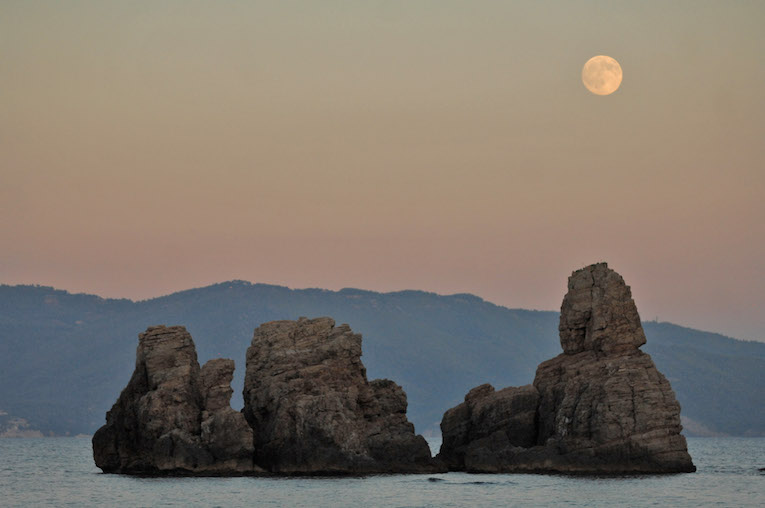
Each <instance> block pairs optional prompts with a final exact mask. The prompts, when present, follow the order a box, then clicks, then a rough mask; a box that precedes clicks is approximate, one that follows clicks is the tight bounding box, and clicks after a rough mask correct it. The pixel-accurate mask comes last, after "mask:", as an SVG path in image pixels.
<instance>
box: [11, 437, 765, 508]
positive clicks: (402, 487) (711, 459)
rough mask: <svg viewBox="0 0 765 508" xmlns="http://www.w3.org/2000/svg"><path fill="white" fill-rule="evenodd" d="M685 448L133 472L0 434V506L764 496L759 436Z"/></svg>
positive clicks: (752, 502) (56, 443) (83, 445)
mask: <svg viewBox="0 0 765 508" xmlns="http://www.w3.org/2000/svg"><path fill="white" fill-rule="evenodd" d="M432 444H433V443H432ZM435 444H436V446H437V443H435ZM688 448H689V451H690V453H691V456H692V457H693V461H694V463H695V464H696V466H697V467H698V471H697V472H696V473H692V474H677V475H665V476H628V477H616V478H614V477H569V476H556V475H526V474H517V475H506V474H501V475H497V474H486V475H472V474H465V473H446V474H430V475H381V476H369V477H363V478H135V477H128V476H120V475H107V474H102V473H101V472H100V470H99V469H98V468H97V467H96V466H95V465H94V464H93V457H92V452H91V447H90V439H85V438H45V439H0V505H2V506H30V505H36V506H109V505H121V506H306V507H309V506H332V507H360V506H361V507H365V508H367V507H377V506H386V507H387V506H391V507H408V506H432V507H443V506H446V507H450V506H454V507H456V506H470V507H473V506H587V507H592V506H595V507H597V506H609V507H611V506H688V507H691V506H763V505H765V473H763V472H760V471H758V468H762V467H765V438H706V439H702V438H689V439H688Z"/></svg>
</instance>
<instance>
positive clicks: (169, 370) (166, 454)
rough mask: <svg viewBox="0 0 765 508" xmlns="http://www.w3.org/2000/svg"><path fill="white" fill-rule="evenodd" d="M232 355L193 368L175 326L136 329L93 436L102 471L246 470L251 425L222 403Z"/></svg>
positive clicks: (191, 351) (193, 358) (190, 345)
mask: <svg viewBox="0 0 765 508" xmlns="http://www.w3.org/2000/svg"><path fill="white" fill-rule="evenodd" d="M233 370H234V364H233V361H231V360H212V361H211V362H208V364H205V367H204V368H202V369H200V367H199V363H198V362H197V354H196V349H195V347H194V342H193V340H192V339H191V335H189V333H188V332H187V331H186V329H185V328H184V327H182V326H172V327H165V326H154V327H150V328H148V329H147V330H146V332H144V333H142V334H140V335H139V342H138V350H137V352H136V367H135V371H134V372H133V376H132V377H131V379H130V382H129V383H128V385H127V386H126V387H125V389H124V390H123V391H122V393H121V394H120V397H119V399H118V400H117V402H116V403H115V404H114V406H113V407H112V409H111V410H110V411H109V412H108V413H107V414H106V425H104V426H103V427H101V428H100V429H99V430H98V431H97V432H96V433H95V435H94V436H93V457H94V459H95V462H96V465H97V466H98V467H99V468H101V469H102V470H103V471H104V472H107V473H127V474H251V473H255V472H258V471H260V469H259V468H258V467H256V466H254V464H253V461H252V450H253V448H252V431H251V430H250V428H249V426H248V425H247V423H246V421H245V420H244V417H243V416H242V414H241V413H237V412H235V411H234V410H233V409H231V407H230V406H229V405H228V401H229V399H230V396H231V388H230V386H228V384H230V382H231V377H232V375H233Z"/></svg>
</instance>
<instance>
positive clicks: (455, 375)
mask: <svg viewBox="0 0 765 508" xmlns="http://www.w3.org/2000/svg"><path fill="white" fill-rule="evenodd" d="M300 316H306V317H318V316H331V317H333V318H334V319H335V320H336V322H337V323H338V324H339V323H348V324H349V325H350V326H351V328H352V329H353V330H354V331H355V332H357V333H361V334H362V335H363V357H362V360H363V362H364V364H365V365H366V367H367V372H368V376H369V378H370V379H373V378H379V377H385V378H389V379H392V380H394V381H396V382H397V383H399V384H400V385H402V386H403V387H404V389H405V390H406V393H407V394H408V397H409V410H408V414H409V418H410V420H411V421H412V422H414V424H415V426H416V428H417V431H418V432H421V433H426V434H431V433H437V432H438V424H439V422H440V420H441V416H442V415H443V413H444V411H446V410H447V409H449V408H451V407H453V406H454V405H456V404H457V403H459V402H461V401H462V399H463V397H464V395H465V393H467V391H468V390H469V389H470V388H472V387H474V386H476V385H479V384H482V383H487V382H488V383H491V384H493V385H494V386H495V387H497V388H500V387H504V386H510V385H524V384H528V383H530V382H531V381H532V380H533V378H534V373H535V371H536V367H537V365H538V364H539V363H540V362H542V361H543V360H546V359H548V358H551V357H553V356H555V355H557V354H559V353H560V352H561V348H560V343H559V341H558V330H557V327H558V313H557V312H552V311H533V310H523V309H508V308H505V307H501V306H498V305H494V304H492V303H490V302H487V301H484V300H483V299H481V298H479V297H477V296H474V295H469V294H456V295H448V296H444V295H437V294H435V293H428V292H424V291H399V292H393V293H377V292H373V291H365V290H360V289H343V290H340V291H329V290H325V289H289V288H286V287H282V286H273V285H266V284H251V283H249V282H245V281H230V282H224V283H220V284H214V285H212V286H207V287H203V288H197V289H190V290H186V291H181V292H177V293H173V294H171V295H167V296H163V297H160V298H153V299H150V300H143V301H131V300H127V299H104V298H100V297H98V296H94V295H86V294H71V293H68V292H67V291H63V290H59V289H54V288H51V287H44V286H8V285H2V286H0V435H2V433H3V432H4V431H8V430H9V429H20V428H23V429H27V430H39V431H41V432H42V433H43V434H45V435H51V434H52V435H66V434H72V435H74V434H79V433H85V434H90V433H93V432H94V431H95V430H96V429H97V428H98V427H100V426H101V425H102V424H103V422H104V415H105V413H106V411H107V410H108V409H109V408H110V407H111V405H112V404H113V403H114V401H115V400H116V399H117V396H118V395H119V393H120V390H121V389H122V388H123V387H124V386H125V385H126V384H127V382H128V380H129V378H130V375H131V373H132V371H133V367H134V361H135V348H136V345H137V341H138V339H137V336H138V334H139V333H140V332H142V331H143V330H145V329H146V327H147V326H149V325H154V324H167V325H175V324H180V325H184V326H186V328H187V329H188V330H189V331H190V332H191V334H192V336H193V337H194V341H195V343H196V346H197V352H198V355H199V360H200V363H203V362H205V361H207V360H208V359H210V358H217V357H227V358H233V359H234V360H235V362H236V367H237V370H236V373H235V377H234V382H233V388H234V399H233V401H232V405H233V406H234V407H235V408H240V407H241V405H242V402H241V389H242V385H243V377H244V358H245V352H246V350H247V347H248V345H249V343H250V340H251V338H252V333H253V330H254V328H255V327H257V326H258V325H259V324H261V323H263V322H266V321H271V320H275V319H297V318H298V317H300ZM643 326H644V328H645V332H646V336H647V339H648V343H647V344H646V345H645V346H643V350H644V351H645V352H647V353H649V354H650V355H651V356H652V357H653V359H654V361H655V362H656V365H657V367H658V368H659V370H660V371H661V372H663V373H664V375H665V376H666V377H667V378H668V379H669V380H670V382H671V384H672V387H673V388H674V390H675V392H676V394H677V397H678V400H679V401H680V404H681V405H682V415H683V417H684V422H685V426H686V430H685V433H686V434H687V435H715V434H727V435H737V436H765V414H763V411H765V410H764V409H763V408H765V389H764V387H765V378H764V377H763V375H762V373H763V372H765V343H759V342H747V341H741V340H736V339H732V338H729V337H724V336H722V335H718V334H714V333H708V332H703V331H699V330H694V329H690V328H684V327H680V326H677V325H674V324H671V323H664V322H644V323H643Z"/></svg>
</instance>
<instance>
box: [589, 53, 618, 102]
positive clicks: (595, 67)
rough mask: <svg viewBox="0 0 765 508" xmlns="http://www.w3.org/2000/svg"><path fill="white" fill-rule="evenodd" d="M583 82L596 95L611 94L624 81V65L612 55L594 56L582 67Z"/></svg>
mask: <svg viewBox="0 0 765 508" xmlns="http://www.w3.org/2000/svg"><path fill="white" fill-rule="evenodd" d="M582 83H584V86H585V87H587V90H589V91H590V92H592V93H594V94H596V95H610V94H612V93H614V92H615V91H616V90H617V89H618V88H619V85H621V83H622V67H621V66H620V65H619V62H617V61H616V60H614V59H613V58H611V57H610V56H606V55H598V56H594V57H592V58H590V59H589V60H587V63H585V64H584V67H583V68H582Z"/></svg>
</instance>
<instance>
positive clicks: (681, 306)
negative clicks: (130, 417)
mask: <svg viewBox="0 0 765 508" xmlns="http://www.w3.org/2000/svg"><path fill="white" fill-rule="evenodd" d="M764 24H765V2H754V1H753V2H732V1H731V2H702V1H699V0H693V1H691V2H677V1H672V2H665V1H661V2H645V1H643V2H623V3H621V2H614V1H607V2H569V1H560V2H543V1H539V0H534V1H530V2H510V1H503V2H480V1H470V2H467V1H464V2H451V1H445V0H437V1H432V2H425V1H412V0H408V1H402V2H396V1H389V0H386V1H376V2H373V1H353V2H351V1H348V2H338V1H320V2H319V1H316V2H285V1H279V2H268V3H265V2H249V1H248V2H244V1H243V2H225V1H208V2H196V1H188V0H183V1H181V0H178V1H157V0H151V1H130V2H124V1H121V2H117V1H114V2H109V1H103V0H100V1H93V2H75V1H67V2H58V1H50V2H36V1H30V0H22V1H9V0H3V1H2V2H0V246H1V247H2V248H1V249H0V282H2V283H7V284H22V283H26V284H28V283H38V284H45V285H53V286H56V287H59V288H63V289H68V290H70V291H74V292H80V291H84V292H92V293H97V294H100V295H102V296H120V297H131V298H147V297H151V296H158V295H161V294H166V293H168V292H172V291H175V290H180V289H187V288H190V287H196V286H201V285H206V284H209V283H213V282H219V281H223V280H229V279H234V278H236V279H246V280H250V281H253V282H266V283H274V284H283V285H288V286H290V287H325V288H331V289H339V288H342V287H349V286H350V287H360V288H366V289H372V290H381V291H390V290H398V289H406V288H412V289H423V290H430V291H436V292H439V293H455V292H470V293H474V294H477V295H479V296H481V297H483V298H485V299H487V300H490V301H493V302H495V303H498V304H501V305H507V306H510V307H524V308H537V309H558V308H560V302H561V299H562V297H563V294H564V292H565V287H566V279H567V277H568V276H569V274H570V272H571V271H572V270H574V269H577V268H580V267H582V266H584V265H587V264H590V263H593V262H596V261H601V260H605V261H608V262H609V264H610V266H611V267H612V268H614V269H616V270H617V271H619V272H620V273H621V274H622V275H623V276H624V277H625V280H626V281H627V283H628V284H630V285H631V286H632V288H633V295H634V297H635V300H636V302H637V304H638V309H639V310H640V312H641V316H642V317H643V318H644V319H653V318H655V317H657V316H658V318H659V319H660V320H666V321H673V322H676V323H679V324H683V325H688V326H692V327H695V328H701V329H705V330H711V331H718V332H722V333H725V334H727V335H732V336H735V337H739V338H745V339H759V340H765V312H764V311H763V310H764V309H763V306H764V304H765V261H764V260H765V56H763V55H765V30H763V26H764ZM597 54H605V55H610V56H612V57H614V58H616V59H617V60H618V61H619V62H620V64H621V66H622V69H623V71H624V81H623V83H622V85H621V88H620V89H619V90H618V91H617V92H616V93H614V94H613V95H610V96H596V95H593V94H591V93H589V92H588V91H587V90H586V89H585V88H584V86H583V85H582V82H581V68H582V66H583V65H584V63H585V62H586V61H587V59H589V58H590V57H592V56H594V55H597Z"/></svg>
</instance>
